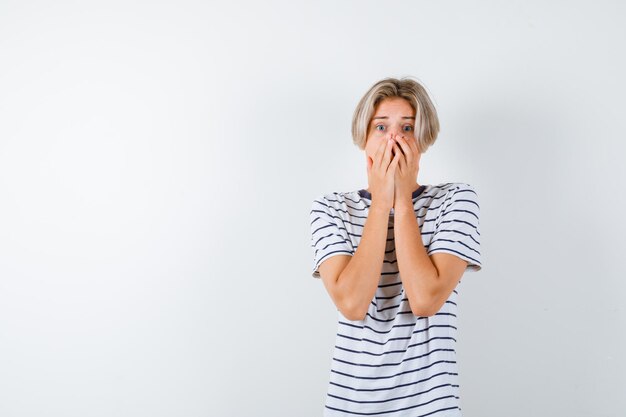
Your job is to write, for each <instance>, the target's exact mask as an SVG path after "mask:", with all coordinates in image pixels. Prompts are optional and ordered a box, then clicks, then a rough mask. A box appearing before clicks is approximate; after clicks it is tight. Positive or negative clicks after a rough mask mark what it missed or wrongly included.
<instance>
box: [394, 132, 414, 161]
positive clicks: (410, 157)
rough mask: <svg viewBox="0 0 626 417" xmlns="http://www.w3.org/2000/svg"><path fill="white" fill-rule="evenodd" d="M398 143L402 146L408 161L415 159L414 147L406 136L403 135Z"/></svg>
mask: <svg viewBox="0 0 626 417" xmlns="http://www.w3.org/2000/svg"><path fill="white" fill-rule="evenodd" d="M398 144H399V145H400V147H401V148H402V152H403V153H404V157H405V158H406V161H407V163H409V164H410V163H411V161H412V160H413V149H412V148H411V146H410V145H409V143H408V141H407V140H406V138H405V137H404V136H401V137H400V138H399V140H398Z"/></svg>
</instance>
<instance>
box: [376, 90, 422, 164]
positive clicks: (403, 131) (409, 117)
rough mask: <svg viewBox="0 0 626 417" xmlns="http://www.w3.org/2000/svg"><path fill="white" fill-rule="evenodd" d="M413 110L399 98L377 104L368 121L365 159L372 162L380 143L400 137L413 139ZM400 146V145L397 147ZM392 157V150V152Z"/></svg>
mask: <svg viewBox="0 0 626 417" xmlns="http://www.w3.org/2000/svg"><path fill="white" fill-rule="evenodd" d="M414 131H415V110H413V107H411V105H410V104H409V102H408V101H406V100H405V99H403V98H401V97H392V98H387V99H384V100H383V101H381V102H380V103H378V107H377V108H376V111H375V112H374V115H373V116H372V120H370V124H369V126H368V133H367V139H366V142H365V157H366V161H367V158H371V159H372V161H374V154H375V153H376V150H377V149H378V147H379V146H380V143H381V142H382V141H385V140H387V139H388V138H390V137H392V138H395V137H396V136H402V135H404V137H405V138H406V139H407V140H416V138H415V132H414ZM398 146H400V145H398ZM392 156H393V150H392Z"/></svg>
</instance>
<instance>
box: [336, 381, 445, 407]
mask: <svg viewBox="0 0 626 417" xmlns="http://www.w3.org/2000/svg"><path fill="white" fill-rule="evenodd" d="M452 386H453V385H452V384H441V385H436V386H434V387H431V388H429V389H427V390H425V391H419V392H416V393H414V394H409V395H404V396H402V397H392V398H388V399H386V400H378V401H358V400H352V399H350V398H346V397H340V396H338V395H334V394H330V393H329V394H327V395H328V396H329V397H333V398H337V399H340V400H344V401H349V402H351V403H357V404H381V403H387V402H389V401H398V400H403V399H406V398H413V397H417V396H418V395H424V394H427V393H429V392H431V391H434V390H436V389H438V388H443V387H452Z"/></svg>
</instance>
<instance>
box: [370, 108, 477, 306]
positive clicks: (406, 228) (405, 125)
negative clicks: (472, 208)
mask: <svg viewBox="0 0 626 417" xmlns="http://www.w3.org/2000/svg"><path fill="white" fill-rule="evenodd" d="M389 138H391V139H392V142H393V151H394V153H397V152H401V157H400V160H399V162H398V165H397V167H396V170H395V174H394V203H393V207H394V211H395V219H394V224H395V227H394V239H395V244H396V245H395V246H396V257H397V260H398V269H399V271H400V277H401V279H402V283H403V286H404V289H405V291H406V294H407V298H408V300H409V304H410V305H411V309H412V310H413V312H414V313H415V314H416V315H420V316H424V315H426V316H429V315H433V314H435V313H436V312H437V311H439V310H440V309H441V307H442V306H443V304H444V303H445V301H446V300H447V299H448V297H449V296H450V294H451V292H452V291H453V290H454V288H455V287H456V286H457V284H458V282H459V280H460V279H461V277H462V276H463V272H464V271H465V269H466V267H467V261H465V260H463V259H461V258H459V257H458V256H456V255H452V254H449V253H442V252H439V253H434V254H432V255H430V256H429V255H428V254H427V252H426V248H425V247H424V244H423V241H422V236H421V231H420V228H419V225H418V222H417V218H416V216H415V211H414V207H413V200H412V193H413V191H415V190H416V189H417V188H418V187H419V186H420V185H419V183H418V182H417V175H418V173H419V161H420V158H421V156H422V154H421V152H420V151H419V149H418V146H417V138H416V136H415V110H413V107H412V106H411V104H410V103H409V102H408V101H407V100H405V99H403V98H400V97H394V98H388V99H385V100H383V101H382V102H380V103H379V105H378V107H377V109H376V111H375V113H374V115H373V116H372V120H371V121H370V126H369V130H368V136H367V141H366V145H365V155H366V160H367V159H372V160H373V161H376V159H374V154H375V151H376V149H377V148H378V147H379V146H380V145H381V142H384V141H387V140H389ZM368 163H369V161H368ZM368 191H370V190H369V189H368Z"/></svg>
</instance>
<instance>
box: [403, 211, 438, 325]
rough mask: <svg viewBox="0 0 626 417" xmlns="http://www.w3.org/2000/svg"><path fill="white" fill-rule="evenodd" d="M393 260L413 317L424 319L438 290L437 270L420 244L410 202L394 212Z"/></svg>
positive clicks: (418, 232) (420, 235)
mask: <svg viewBox="0 0 626 417" xmlns="http://www.w3.org/2000/svg"><path fill="white" fill-rule="evenodd" d="M394 211H395V217H394V239H395V246H396V258H397V260H398V269H399V271H400V278H401V280H402V285H403V287H404V291H405V293H406V296H407V298H408V300H409V304H410V305H411V310H412V311H413V313H414V314H416V315H420V316H421V315H428V312H429V311H430V309H431V304H432V302H433V300H434V299H435V297H436V294H437V291H438V286H439V274H438V271H437V268H436V267H435V265H434V264H433V263H432V261H431V260H430V257H429V256H428V253H427V252H426V248H425V247H424V244H423V242H422V234H421V231H420V229H419V225H418V223H417V218H416V216H415V211H414V208H413V203H412V200H411V199H405V200H404V201H403V202H402V204H397V207H396V208H395V209H394Z"/></svg>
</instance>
